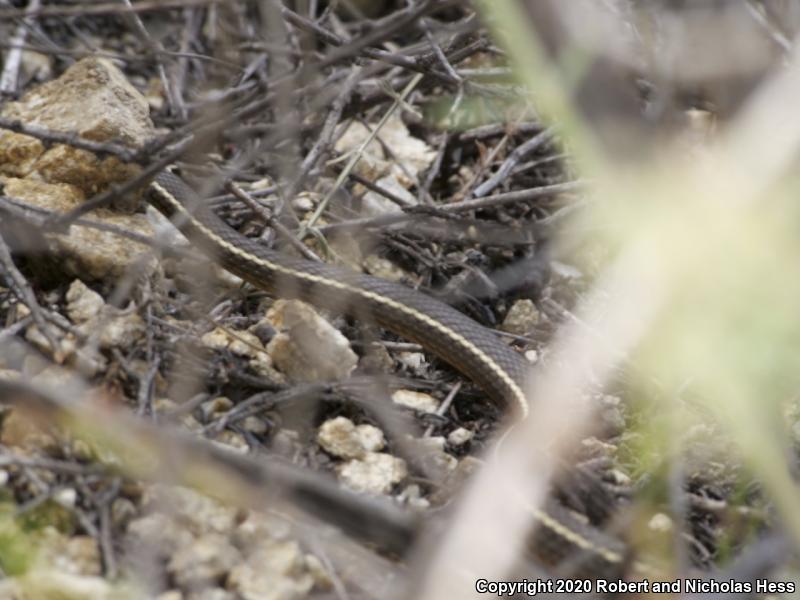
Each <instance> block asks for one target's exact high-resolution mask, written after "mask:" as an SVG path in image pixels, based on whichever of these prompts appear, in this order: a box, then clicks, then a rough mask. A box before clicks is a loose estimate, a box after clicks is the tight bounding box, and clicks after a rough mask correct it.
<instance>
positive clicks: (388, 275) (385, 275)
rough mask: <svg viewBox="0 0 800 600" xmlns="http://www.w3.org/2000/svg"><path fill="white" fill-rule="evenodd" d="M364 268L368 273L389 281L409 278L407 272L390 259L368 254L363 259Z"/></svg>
mask: <svg viewBox="0 0 800 600" xmlns="http://www.w3.org/2000/svg"><path fill="white" fill-rule="evenodd" d="M362 265H363V267H364V270H365V271H366V272H367V273H369V274H370V275H375V277H380V278H381V279H387V280H389V281H403V280H406V279H409V276H408V273H406V272H405V271H404V270H403V269H401V268H400V267H398V266H397V265H396V264H394V263H393V262H392V261H390V260H389V259H386V258H381V257H380V256H376V255H374V254H370V255H369V256H367V257H366V258H365V259H364V260H363V261H362Z"/></svg>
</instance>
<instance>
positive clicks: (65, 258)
mask: <svg viewBox="0 0 800 600" xmlns="http://www.w3.org/2000/svg"><path fill="white" fill-rule="evenodd" d="M0 145H2V143H1V142H0ZM0 183H3V184H4V186H5V188H4V191H5V194H6V195H8V196H10V197H12V198H16V199H18V200H22V201H24V202H26V203H28V204H30V205H31V206H33V207H35V208H43V209H46V210H48V211H53V212H58V213H64V212H68V211H70V210H72V209H73V208H75V207H76V206H78V205H79V204H81V203H82V202H83V200H84V197H83V195H82V194H81V193H80V191H78V190H77V189H76V188H75V187H74V186H71V185H66V184H62V183H43V182H41V181H34V180H32V179H15V178H9V177H2V176H0ZM87 218H88V219H89V220H94V221H97V222H100V223H103V224H107V225H113V226H114V227H117V228H119V229H123V230H126V231H130V232H131V233H136V234H139V235H143V236H145V237H151V236H152V235H153V229H152V227H151V226H150V223H149V222H148V221H147V219H146V217H145V216H144V215H139V214H136V215H120V214H115V213H113V212H111V211H110V210H95V211H93V212H92V213H91V214H90V216H88V217H87ZM49 239H51V240H52V245H53V248H52V253H53V254H54V255H57V256H58V268H59V270H60V271H61V272H66V273H68V274H70V275H71V276H73V277H80V278H81V279H87V280H116V279H118V278H120V277H122V276H124V275H125V274H126V273H127V271H128V268H129V267H130V265H131V264H132V263H133V262H134V260H136V259H138V258H139V257H140V256H142V255H143V254H144V253H146V252H147V250H146V249H145V248H144V247H143V246H141V245H140V244H137V243H136V242H134V241H132V240H129V239H127V238H123V237H120V236H118V235H115V234H113V233H111V232H108V231H100V230H98V229H92V228H89V227H83V226H80V225H73V226H72V227H71V228H70V232H69V235H52V236H50V238H49ZM157 265H158V262H157V261H156V259H155V258H151V259H149V260H148V261H147V262H146V263H144V265H143V267H142V268H143V274H144V275H149V274H150V273H153V272H154V271H155V269H156V268H157ZM36 266H37V268H39V269H42V270H48V269H52V268H53V264H52V262H50V263H47V262H44V261H41V264H40V263H37V264H36Z"/></svg>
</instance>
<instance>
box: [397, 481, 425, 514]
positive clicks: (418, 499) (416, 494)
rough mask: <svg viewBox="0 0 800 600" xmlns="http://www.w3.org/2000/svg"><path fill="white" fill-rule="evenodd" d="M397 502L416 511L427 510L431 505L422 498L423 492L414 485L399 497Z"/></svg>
mask: <svg viewBox="0 0 800 600" xmlns="http://www.w3.org/2000/svg"><path fill="white" fill-rule="evenodd" d="M397 501H398V502H400V503H401V504H405V505H406V506H408V507H410V508H413V509H415V510H427V509H428V508H430V506H431V503H430V502H428V500H427V499H425V498H423V497H422V490H421V489H420V487H419V486H418V485H417V484H416V483H414V484H412V485H409V486H406V488H405V489H404V490H403V491H402V492H400V493H399V494H398V495H397Z"/></svg>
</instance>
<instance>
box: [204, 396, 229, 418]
mask: <svg viewBox="0 0 800 600" xmlns="http://www.w3.org/2000/svg"><path fill="white" fill-rule="evenodd" d="M232 408H233V401H232V400H231V399H230V398H227V397H225V396H216V397H214V398H211V399H210V400H206V401H205V402H203V403H202V404H201V405H200V414H201V415H202V418H203V422H204V423H208V422H209V421H211V419H213V418H215V417H218V416H220V415H221V414H223V413H226V412H228V411H229V410H230V409H232Z"/></svg>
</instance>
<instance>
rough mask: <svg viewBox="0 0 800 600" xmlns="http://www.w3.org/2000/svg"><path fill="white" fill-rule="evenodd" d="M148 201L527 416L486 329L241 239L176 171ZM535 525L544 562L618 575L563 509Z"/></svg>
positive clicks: (610, 550) (514, 366)
mask: <svg viewBox="0 0 800 600" xmlns="http://www.w3.org/2000/svg"><path fill="white" fill-rule="evenodd" d="M148 199H149V201H150V202H151V203H152V204H153V205H154V206H155V207H156V208H157V209H158V210H160V211H161V212H162V213H163V214H164V215H165V216H167V217H168V218H170V219H171V220H172V221H173V223H174V224H175V225H176V226H177V227H178V229H180V230H181V231H182V232H183V233H184V234H185V235H186V237H188V238H189V239H190V240H191V241H192V242H193V243H194V244H196V245H197V246H198V247H200V248H201V249H202V250H203V252H204V253H206V254H207V255H208V256H210V257H211V258H212V260H215V261H217V262H219V263H220V264H221V265H222V266H224V267H225V268H226V269H227V270H229V271H231V272H232V273H235V274H236V275H238V276H240V277H241V278H242V279H244V280H245V281H248V282H250V283H251V284H253V285H255V286H256V287H258V288H260V289H263V290H265V291H267V292H270V293H276V294H280V295H281V296H282V297H294V298H299V299H302V300H305V301H308V302H310V303H312V304H314V305H316V306H322V307H325V308H329V309H333V310H336V311H341V312H345V313H349V314H352V315H354V316H356V317H366V318H368V319H372V320H374V321H375V322H376V323H378V324H379V325H381V326H383V327H385V328H386V329H388V330H390V331H392V332H395V333H397V334H398V335H401V336H402V337H405V338H408V339H411V340H414V341H416V342H418V343H419V344H420V345H422V346H423V347H424V348H425V349H426V350H428V351H430V352H432V353H433V354H435V355H436V356H438V357H439V358H441V359H442V360H444V361H445V362H447V363H449V364H450V365H452V366H453V367H455V368H456V369H457V370H458V371H460V372H461V373H462V374H464V375H465V376H467V377H469V378H470V379H472V380H473V381H474V382H475V383H476V384H477V385H479V386H480V387H481V388H482V389H483V390H484V391H485V392H486V393H487V394H488V395H489V397H490V398H492V400H494V401H495V402H498V403H500V404H501V405H503V406H505V407H506V408H508V409H509V410H510V411H511V412H513V413H515V415H516V416H517V417H518V418H525V417H527V416H528V412H529V410H528V402H527V400H526V397H525V393H524V391H523V390H524V389H525V385H524V384H525V376H526V373H527V372H528V371H529V368H530V367H529V365H528V363H527V361H525V359H524V358H522V356H520V355H519V354H518V353H517V352H515V351H514V350H513V349H511V348H510V347H509V346H508V345H507V344H506V343H505V342H504V341H503V340H502V339H501V338H500V337H499V336H497V334H495V333H494V332H493V331H491V330H489V329H487V328H485V327H483V326H482V325H479V324H478V323H476V322H475V321H473V320H472V319H470V318H469V317H467V316H465V315H464V314H462V313H460V312H458V311H457V310H455V309H454V308H452V307H451V306H449V305H447V304H445V303H443V302H441V301H439V300H437V299H435V298H432V297H430V296H428V295H426V294H423V293H421V292H418V291H415V290H412V289H410V288H408V287H405V286H403V285H399V284H396V283H392V282H389V281H386V280H383V279H380V278H377V277H372V276H369V275H364V274H360V273H355V272H353V271H350V270H348V269H344V268H341V267H337V266H333V265H327V264H323V263H318V262H313V261H309V260H305V259H300V258H295V257H291V256H288V255H285V254H282V253H280V252H276V251H273V250H270V249H268V248H267V247H265V246H264V245H262V244H260V243H258V242H257V241H255V240H253V239H251V238H248V237H246V236H244V235H242V234H241V233H239V232H238V231H236V230H235V229H233V228H232V227H230V226H229V225H227V224H226V223H225V222H224V221H223V220H222V219H220V218H219V217H218V216H217V215H216V214H214V213H213V212H212V211H211V210H210V209H209V208H208V207H207V206H204V205H203V203H202V202H200V201H199V199H198V198H197V195H196V193H195V192H194V190H192V189H191V187H190V186H188V185H187V184H186V183H185V182H184V181H183V180H182V179H181V178H180V177H179V176H177V175H176V174H174V173H172V172H170V171H163V172H161V173H160V174H158V175H157V176H156V178H155V179H154V180H153V181H152V183H151V184H150V187H149V190H148ZM530 510H531V512H532V514H533V516H534V518H535V519H536V520H537V523H538V525H539V529H538V531H539V533H538V534H537V536H536V538H537V540H536V544H537V548H534V551H535V553H536V554H537V555H538V556H539V557H540V558H541V559H543V561H544V562H545V563H551V562H552V563H553V564H555V563H558V562H560V561H562V560H563V559H564V557H570V558H571V559H575V558H576V557H583V558H582V560H583V561H584V562H586V561H588V563H587V564H591V565H592V568H590V569H586V568H582V569H581V571H582V572H584V573H586V572H587V571H591V573H592V575H593V576H608V574H609V573H614V572H619V569H620V568H621V567H622V564H623V562H624V560H623V559H624V547H623V546H622V545H621V543H620V542H618V541H617V540H614V539H606V538H607V537H608V536H603V535H599V534H600V532H598V530H596V529H594V528H592V527H589V526H586V525H584V524H582V523H580V522H578V521H577V520H576V519H574V518H570V517H569V515H568V514H566V512H565V511H563V510H561V511H559V510H552V509H548V510H541V509H539V508H535V507H531V508H530Z"/></svg>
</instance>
